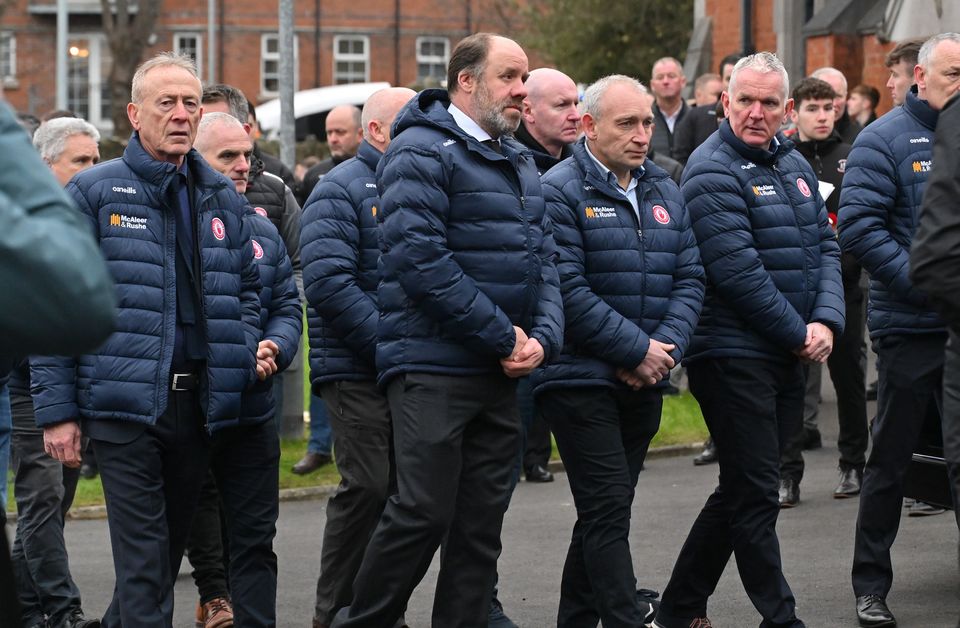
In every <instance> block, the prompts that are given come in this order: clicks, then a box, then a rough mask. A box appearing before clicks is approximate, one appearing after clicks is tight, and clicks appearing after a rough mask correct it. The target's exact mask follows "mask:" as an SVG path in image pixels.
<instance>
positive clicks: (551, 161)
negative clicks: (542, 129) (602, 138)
mask: <svg viewBox="0 0 960 628" xmlns="http://www.w3.org/2000/svg"><path fill="white" fill-rule="evenodd" d="M514 137H515V138H516V140H517V141H518V142H520V143H521V144H523V145H524V146H526V147H527V148H529V149H530V152H531V153H533V160H534V161H535V162H536V163H537V167H538V168H542V169H543V170H544V171H547V170H549V169H550V168H553V167H554V166H556V165H557V164H558V163H560V162H561V161H563V160H564V159H566V158H567V157H569V156H570V155H572V154H573V145H572V144H564V145H563V148H562V149H560V157H554V156H553V155H551V154H550V153H548V152H547V149H546V148H544V147H543V144H541V143H540V142H538V141H537V139H536V138H535V137H533V135H531V134H530V131H528V130H527V127H526V125H525V124H524V123H523V122H522V121H521V122H520V127H519V128H518V129H517V132H516V133H514Z"/></svg>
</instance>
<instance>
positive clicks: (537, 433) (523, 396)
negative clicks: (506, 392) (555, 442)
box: [517, 377, 553, 471]
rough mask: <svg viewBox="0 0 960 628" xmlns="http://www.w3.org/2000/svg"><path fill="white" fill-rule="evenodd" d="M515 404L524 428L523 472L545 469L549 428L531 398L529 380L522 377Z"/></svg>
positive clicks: (518, 385)
mask: <svg viewBox="0 0 960 628" xmlns="http://www.w3.org/2000/svg"><path fill="white" fill-rule="evenodd" d="M517 403H518V405H519V409H520V417H521V418H522V419H523V424H524V426H526V430H525V438H524V444H523V460H522V464H523V470H524V471H527V470H529V469H532V468H533V467H535V466H537V465H540V466H542V467H546V466H547V465H548V464H549V463H550V452H551V450H552V448H553V447H552V445H551V443H550V428H549V426H548V425H547V421H546V420H545V419H544V417H543V411H542V409H541V408H540V404H539V402H538V401H537V400H536V399H534V398H533V388H532V387H531V386H530V378H529V377H522V378H520V380H519V382H518V383H517Z"/></svg>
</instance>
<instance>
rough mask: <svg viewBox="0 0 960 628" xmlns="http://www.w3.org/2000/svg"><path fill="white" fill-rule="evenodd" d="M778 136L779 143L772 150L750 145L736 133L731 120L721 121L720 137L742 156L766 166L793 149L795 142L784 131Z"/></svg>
mask: <svg viewBox="0 0 960 628" xmlns="http://www.w3.org/2000/svg"><path fill="white" fill-rule="evenodd" d="M776 137H777V142H778V143H779V145H778V146H777V148H776V149H775V150H774V151H772V152H771V151H769V150H767V149H765V148H756V147H753V146H750V145H748V144H747V143H746V142H744V141H743V140H741V139H740V138H739V137H737V136H736V135H734V133H733V129H732V128H731V127H730V120H724V121H723V122H721V123H720V139H722V140H723V141H724V142H725V143H727V144H729V145H730V148H732V149H733V150H734V151H736V152H737V153H738V154H739V155H740V156H741V157H743V158H744V159H749V160H750V161H752V162H754V163H757V164H763V165H765V166H769V165H773V164H775V163H776V162H777V161H779V160H780V159H781V158H783V156H784V155H786V154H787V153H789V152H790V151H792V150H793V142H792V141H790V140H789V139H787V138H786V136H784V134H783V133H780V132H778V133H777V136H776Z"/></svg>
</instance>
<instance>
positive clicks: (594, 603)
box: [532, 75, 704, 628]
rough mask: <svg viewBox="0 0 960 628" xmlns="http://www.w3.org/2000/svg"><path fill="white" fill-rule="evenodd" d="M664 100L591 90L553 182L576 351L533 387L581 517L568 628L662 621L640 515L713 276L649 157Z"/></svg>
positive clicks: (571, 565)
mask: <svg viewBox="0 0 960 628" xmlns="http://www.w3.org/2000/svg"><path fill="white" fill-rule="evenodd" d="M651 104H652V98H650V97H649V95H648V93H647V90H646V89H645V88H644V87H643V85H641V84H640V83H639V82H637V81H636V80H634V79H632V78H629V77H626V76H622V75H614V76H608V77H606V78H603V79H600V80H599V81H597V82H596V83H594V84H593V85H591V86H590V87H589V88H587V90H586V92H585V93H584V97H583V105H582V107H583V119H582V123H583V129H584V133H585V139H581V140H580V141H579V142H578V143H577V144H576V145H574V147H573V156H572V157H571V158H569V159H567V160H565V161H563V162H562V163H561V164H560V165H558V166H556V167H554V168H553V169H551V170H550V172H548V173H547V174H546V175H544V177H543V191H544V197H545V198H546V201H547V214H548V216H549V217H550V221H551V223H552V224H553V227H554V238H555V239H556V242H557V249H558V251H559V261H558V262H557V270H558V274H559V276H560V287H561V290H562V293H563V307H564V319H565V321H566V326H565V329H564V339H565V345H564V348H563V351H562V352H561V354H560V356H559V357H558V358H556V359H555V360H554V361H552V362H551V363H550V364H549V365H547V366H545V367H541V368H539V369H537V370H536V371H535V372H534V374H533V376H532V379H533V385H534V392H535V393H536V394H537V400H538V402H539V403H540V404H541V407H542V408H543V410H544V416H546V417H547V419H548V421H549V423H550V427H551V428H552V430H553V433H554V435H555V437H556V439H557V447H558V448H559V450H560V455H561V456H562V457H563V461H564V466H565V467H566V470H567V477H568V479H569V480H570V490H571V492H572V493H573V497H574V502H575V504H576V507H577V524H576V525H575V526H574V531H573V537H572V540H571V542H570V549H569V550H568V552H567V559H566V563H565V565H564V569H563V582H562V584H561V593H560V609H559V613H558V618H557V626H558V627H559V628H566V627H568V626H581V625H587V624H590V625H594V624H596V623H597V622H598V621H600V622H602V623H603V625H604V626H610V627H611V628H614V627H616V626H624V627H631V628H633V627H636V626H646V625H648V624H649V623H650V622H651V621H652V619H653V616H654V614H655V606H654V603H653V602H652V601H651V600H648V599H643V600H641V599H640V598H639V596H638V595H637V593H636V578H635V577H634V572H633V560H632V558H631V556H630V544H629V540H628V536H629V533H630V509H631V506H632V503H633V496H634V490H635V487H636V484H637V478H638V476H639V474H640V469H641V468H642V466H643V460H644V457H645V456H646V453H647V448H648V446H649V445H650V440H651V439H652V438H653V435H654V434H656V432H657V429H658V428H659V425H660V412H661V409H662V405H663V393H662V389H663V387H664V386H666V385H667V384H668V383H669V379H668V378H667V377H666V376H667V374H668V373H669V372H670V368H671V367H672V366H673V365H674V364H675V363H676V362H679V361H680V358H681V357H682V355H683V353H684V350H685V349H686V347H687V345H688V343H689V341H690V337H691V336H692V335H693V329H694V327H695V326H696V324H697V318H698V316H699V313H700V304H701V302H702V301H703V289H704V288H703V283H704V278H703V267H702V266H701V265H700V257H699V253H698V252H697V243H696V240H695V239H694V236H693V230H692V229H691V227H690V220H689V218H688V217H687V213H686V211H685V210H684V204H683V198H682V197H681V196H680V190H679V189H678V188H677V185H676V183H674V182H673V181H672V180H671V179H670V177H669V175H668V174H667V173H666V172H665V171H664V170H662V169H661V168H660V167H659V166H657V165H656V164H654V163H653V162H651V161H650V160H648V159H646V155H647V151H648V149H649V143H650V137H651V135H652V133H651V131H652V127H653V121H654V117H653V111H652V107H651ZM590 591H605V592H606V593H605V594H604V595H590V594H589V592H590Z"/></svg>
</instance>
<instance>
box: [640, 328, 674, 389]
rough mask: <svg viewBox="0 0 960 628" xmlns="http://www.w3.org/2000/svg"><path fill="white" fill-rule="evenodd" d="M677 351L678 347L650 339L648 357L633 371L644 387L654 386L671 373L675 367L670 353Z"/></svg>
mask: <svg viewBox="0 0 960 628" xmlns="http://www.w3.org/2000/svg"><path fill="white" fill-rule="evenodd" d="M674 349H676V345H669V344H666V343H664V342H660V341H659V340H654V339H653V338H651V339H650V347H649V348H648V349H647V355H646V356H644V358H643V362H641V363H640V364H638V365H637V367H636V368H635V369H633V372H634V374H635V375H636V376H637V377H639V379H640V381H641V382H642V383H643V385H644V386H653V385H654V384H656V383H657V382H659V381H660V380H661V379H663V378H664V377H666V376H667V375H668V374H669V373H670V369H672V368H673V367H674V365H675V362H674V361H673V358H671V357H670V352H671V351H673V350H674Z"/></svg>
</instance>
